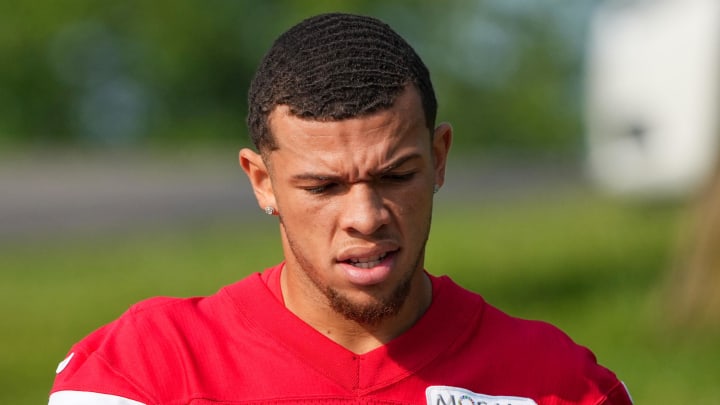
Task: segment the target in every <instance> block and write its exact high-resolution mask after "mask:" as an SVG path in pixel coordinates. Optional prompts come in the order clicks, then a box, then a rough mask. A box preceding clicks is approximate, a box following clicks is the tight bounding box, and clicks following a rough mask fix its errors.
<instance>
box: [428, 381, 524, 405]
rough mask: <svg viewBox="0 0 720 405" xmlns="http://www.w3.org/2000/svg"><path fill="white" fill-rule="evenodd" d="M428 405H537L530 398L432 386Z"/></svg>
mask: <svg viewBox="0 0 720 405" xmlns="http://www.w3.org/2000/svg"><path fill="white" fill-rule="evenodd" d="M425 398H426V399H427V404H428V405H537V403H536V402H535V401H533V400H532V399H530V398H522V397H507V396H492V395H485V394H477V393H475V392H472V391H468V390H466V389H464V388H456V387H446V386H442V385H431V386H429V387H427V389H425Z"/></svg>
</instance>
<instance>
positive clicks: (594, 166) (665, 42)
mask: <svg viewBox="0 0 720 405" xmlns="http://www.w3.org/2000/svg"><path fill="white" fill-rule="evenodd" d="M588 49H589V54H588V59H587V89H586V90H587V93H586V95H587V105H586V108H587V110H586V113H587V115H586V124H587V141H588V163H589V169H590V172H591V174H592V176H593V178H594V179H595V180H597V182H598V183H599V184H600V185H601V186H602V187H603V188H605V189H606V190H608V191H610V192H613V193H615V194H620V195H634V196H637V195H640V196H647V197H668V196H684V195H687V194H688V193H692V192H693V191H695V190H697V188H698V187H699V186H700V185H702V184H703V183H704V182H705V181H706V180H707V179H708V176H709V175H710V174H711V173H712V170H713V169H714V168H715V166H716V161H717V159H718V155H719V154H718V149H719V148H720V133H719V132H718V128H719V125H718V124H719V123H720V120H719V119H718V116H720V0H634V1H631V0H625V1H619V0H616V1H606V2H603V3H601V5H600V6H599V7H598V8H597V10H596V11H595V14H594V17H593V20H592V26H591V31H590V40H589V48H588Z"/></svg>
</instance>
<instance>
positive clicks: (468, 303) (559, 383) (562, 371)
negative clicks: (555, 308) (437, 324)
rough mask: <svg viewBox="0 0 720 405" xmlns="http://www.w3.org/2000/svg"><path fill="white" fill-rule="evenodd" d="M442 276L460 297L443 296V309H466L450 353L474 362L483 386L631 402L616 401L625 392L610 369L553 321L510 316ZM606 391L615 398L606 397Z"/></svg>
mask: <svg viewBox="0 0 720 405" xmlns="http://www.w3.org/2000/svg"><path fill="white" fill-rule="evenodd" d="M442 279H443V280H441V281H442V283H443V284H442V288H443V289H445V292H451V295H453V296H454V297H462V298H453V299H446V300H445V301H446V302H447V303H450V304H449V305H450V306H447V307H445V308H444V310H445V311H452V310H454V311H458V312H459V311H462V312H463V313H464V314H466V318H465V319H466V321H465V324H464V325H463V326H464V328H465V331H466V332H465V333H466V334H465V337H464V338H463V339H461V341H459V342H458V344H457V345H455V346H454V348H453V349H452V350H453V351H452V353H451V358H452V359H454V361H455V362H458V363H461V364H466V365H467V364H475V365H476V366H477V368H476V371H477V373H478V374H479V375H481V376H482V379H483V380H484V381H485V382H487V384H486V386H485V387H483V388H484V389H485V390H486V391H487V390H488V389H487V386H490V387H491V389H490V391H493V392H496V394H498V395H518V396H527V397H532V398H550V397H557V398H571V397H574V398H583V400H577V401H576V402H571V403H593V404H623V405H626V404H630V403H631V402H630V401H629V398H628V399H627V400H625V401H624V402H621V401H618V399H617V398H620V397H621V396H623V395H625V398H627V394H626V390H625V389H624V386H623V385H622V383H621V382H620V381H619V380H618V379H617V377H616V376H615V374H614V373H613V372H612V371H610V370H608V369H607V368H605V367H603V366H602V365H600V364H598V362H597V359H596V357H595V355H594V354H593V353H592V352H591V351H590V350H589V349H588V348H586V347H584V346H582V345H580V344H578V343H576V342H575V341H573V339H572V338H570V337H569V336H568V335H567V334H566V333H565V332H564V331H562V330H561V329H559V328H558V327H556V326H554V325H552V324H549V323H547V322H543V321H536V320H527V319H522V318H518V317H515V316H511V315H509V314H507V313H505V312H503V311H501V310H500V309H498V308H496V307H494V306H493V305H490V304H488V303H487V302H485V300H484V299H483V298H482V297H481V296H480V295H478V294H476V293H474V292H471V291H468V290H465V289H464V288H462V287H460V286H458V285H456V284H454V283H453V282H452V281H451V280H449V279H446V278H442ZM443 295H445V294H443ZM473 314H476V315H473ZM508 393H511V394H508ZM611 397H617V398H616V399H615V400H614V401H609V399H610V398H611ZM603 398H606V399H605V401H606V402H602V401H603ZM539 403H542V402H539ZM557 403H567V402H562V401H559V402H557Z"/></svg>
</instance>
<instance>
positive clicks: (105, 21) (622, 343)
mask: <svg viewBox="0 0 720 405" xmlns="http://www.w3.org/2000/svg"><path fill="white" fill-rule="evenodd" d="M593 3H594V2H593V1H590V0H564V1H561V0H553V1H544V2H535V1H523V0H486V1H478V2H475V1H444V2H431V1H422V2H421V1H405V2H392V3H391V2H381V1H344V2H331V1H316V2H296V1H260V0H256V1H232V0H208V1H203V2H201V1H190V0H178V1H172V2H169V1H155V2H140V1H125V2H119V1H118V2H115V1H107V2H96V1H90V0H65V1H63V2H52V1H48V0H39V1H34V2H1V3H0V60H2V61H3V62H2V63H0V149H1V151H0V186H2V188H3V191H0V228H4V230H3V229H0V314H1V316H0V320H2V328H1V329H0V343H1V344H0V403H12V404H36V403H43V402H45V401H46V398H47V393H48V390H49V389H50V386H51V384H52V379H53V376H54V370H55V366H56V364H57V363H58V362H59V361H60V360H62V358H63V357H64V355H65V353H66V351H67V350H68V349H69V347H70V345H72V344H73V343H74V342H75V341H77V340H78V339H80V338H82V337H83V336H84V335H86V334H87V333H89V332H90V331H91V330H93V329H94V328H96V327H98V326H100V325H102V324H104V323H106V322H109V321H110V320H112V319H114V318H115V317H117V316H118V315H119V314H121V313H122V312H123V311H124V310H125V309H127V308H128V306H130V305H131V304H132V303H134V302H137V301H139V300H141V299H144V298H147V297H150V296H156V295H174V296H191V295H204V294H210V293H212V292H214V291H216V290H217V289H218V288H220V287H221V286H222V285H224V284H228V283H231V282H233V281H235V280H237V279H239V278H241V277H243V276H245V275H246V274H248V273H250V272H255V271H259V270H261V269H263V268H265V267H268V266H271V265H273V264H275V263H276V262H277V261H279V260H280V259H281V253H280V251H279V241H278V238H277V229H276V226H275V224H274V222H273V221H272V220H271V219H270V218H265V217H264V216H263V215H262V214H260V213H259V211H258V210H257V207H255V204H254V202H253V201H252V196H250V195H249V194H248V192H247V188H248V185H247V184H246V182H245V181H244V179H243V175H242V173H241V172H240V169H239V168H236V163H235V153H236V151H237V149H238V148H239V147H242V146H245V145H247V144H248V140H247V135H246V132H245V126H244V118H245V111H246V104H245V103H246V100H245V98H246V92H247V86H248V82H249V80H250V76H251V75H252V72H253V71H254V69H255V66H256V65H257V63H258V61H259V59H260V57H261V56H262V54H263V52H264V51H265V50H266V49H267V48H268V47H269V45H270V43H271V41H272V40H273V39H274V37H275V36H277V35H278V34H279V33H280V32H282V31H283V30H284V29H286V28H287V27H289V26H290V25H292V24H294V23H295V22H297V21H299V20H300V19H302V18H304V17H307V16H309V15H312V14H316V13H319V12H326V11H350V12H358V13H363V14H369V15H373V16H376V17H379V18H381V19H383V20H385V21H386V22H388V23H390V24H391V25H392V26H393V27H394V28H395V29H396V30H397V31H399V32H400V33H401V34H402V35H403V36H405V37H406V38H407V39H408V40H409V42H410V43H412V44H413V45H414V46H415V47H416V49H417V51H418V52H419V53H420V55H421V56H422V57H423V58H424V59H425V61H426V63H427V64H428V66H429V68H430V70H431V72H432V74H433V80H434V83H435V86H436V91H437V93H438V99H439V101H440V112H439V118H440V119H441V120H447V121H450V122H452V124H453V126H454V128H455V133H456V138H455V145H454V149H453V151H452V156H451V159H452V163H451V165H450V168H449V173H448V177H449V179H448V184H447V186H446V187H445V188H444V189H443V191H442V192H441V193H440V194H438V196H437V207H436V212H435V215H434V218H435V219H434V221H435V222H434V225H433V231H432V234H431V239H430V245H429V249H428V263H427V267H428V268H429V269H430V271H431V272H433V273H436V274H450V275H452V276H453V277H454V278H455V279H456V280H458V281H459V282H461V284H463V285H465V286H467V287H468V288H471V289H473V290H475V291H478V292H480V293H481V294H483V295H484V296H485V297H486V298H487V299H488V301H490V302H491V303H493V304H495V305H496V306H499V307H500V308H502V309H504V310H506V311H508V312H510V313H511V314H513V315H517V316H521V317H528V318H535V319H543V320H547V321H550V322H553V323H555V324H557V325H558V326H560V327H561V328H562V329H564V330H565V331H566V332H568V334H570V336H571V337H573V338H574V339H575V340H576V341H578V342H579V343H581V344H583V345H586V346H588V347H590V348H591V349H592V350H593V351H594V352H595V353H596V355H597V356H598V360H599V361H600V363H602V364H604V365H606V366H608V367H609V368H611V369H613V370H614V371H615V372H616V373H617V374H618V375H619V377H620V378H621V379H623V380H624V381H625V382H626V383H627V384H628V386H629V387H630V390H631V393H632V394H633V396H634V398H635V400H636V403H638V404H642V403H653V402H671V403H672V402H675V401H677V402H680V401H683V400H685V401H686V400H688V399H691V398H692V399H693V400H695V401H696V402H705V403H715V402H717V398H720V384H718V383H717V382H718V378H720V345H718V344H717V342H718V335H717V333H709V332H707V331H704V330H695V329H684V328H678V327H677V326H676V324H673V323H671V322H669V320H668V317H667V316H666V312H667V309H668V308H669V307H670V306H671V305H672V288H671V287H672V286H670V285H669V284H668V280H669V271H670V270H671V268H672V267H673V261H674V260H675V256H676V251H677V249H676V248H677V244H678V240H679V239H680V236H681V235H682V232H683V231H684V230H686V229H687V223H688V218H689V216H688V207H689V205H690V201H678V200H675V201H671V202H667V201H665V202H662V203H657V202H656V203H640V202H637V201H633V202H629V201H623V200H618V199H613V198H609V197H606V196H603V195H602V194H600V193H598V192H597V191H596V190H595V189H594V188H593V187H592V186H591V185H590V184H588V182H587V181H586V179H585V177H584V175H583V153H584V151H583V117H582V101H583V99H582V97H583V94H582V87H583V60H584V52H585V40H586V34H587V26H588V21H589V18H590V15H591V12H592V10H593ZM216 179H219V180H217V181H216ZM241 190H244V191H241ZM133 196H134V197H133ZM183 201H186V202H187V206H182V205H178V204H181V203H182V202H183ZM57 207H65V208H62V209H60V208H57ZM202 207H205V209H203V208H202ZM53 209H55V211H53ZM146 209H147V210H148V211H149V213H148V214H145V213H144V210H146ZM77 218H82V220H79V219H77ZM78 223H82V226H80V225H78ZM76 225H77V226H76Z"/></svg>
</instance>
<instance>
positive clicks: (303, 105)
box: [247, 13, 437, 152]
mask: <svg viewBox="0 0 720 405" xmlns="http://www.w3.org/2000/svg"><path fill="white" fill-rule="evenodd" d="M410 84H411V85H414V86H415V88H416V89H417V90H418V92H419V94H420V98H421V102H422V107H423V110H424V114H425V122H426V125H427V127H428V128H429V129H430V130H431V133H432V129H433V127H434V126H435V117H436V114H437V101H436V99H435V91H434V90H433V86H432V82H431V80H430V73H429V72H428V69H427V67H426V66H425V64H424V63H423V61H422V60H421V59H420V57H419V56H418V55H417V53H415V51H414V50H413V48H412V47H411V46H410V45H409V44H408V43H407V42H406V41H405V40H404V39H403V38H402V37H401V36H400V35H398V34H397V33H396V32H395V31H393V29H392V28H390V26H388V25H387V24H385V23H383V22H381V21H379V20H377V19H375V18H371V17H366V16H360V15H352V14H342V13H331V14H321V15H318V16H315V17H311V18H308V19H306V20H304V21H302V22H300V23H299V24H297V25H295V26H294V27H292V28H290V29H289V30H288V31H286V32H285V33H284V34H282V35H280V37H278V39H277V40H275V43H274V44H273V45H272V47H271V48H270V50H269V51H268V52H267V54H266V55H265V57H264V58H263V59H262V61H261V63H260V65H259V67H258V69H257V72H256V73H255V77H254V78H253V80H252V82H251V84H250V90H249V94H248V117H247V124H248V129H249V131H250V137H251V138H252V141H253V144H254V145H255V147H256V148H257V149H258V151H260V152H267V151H271V150H274V149H276V147H277V145H276V144H275V142H274V140H273V136H272V134H271V133H270V129H269V122H268V116H269V115H270V113H271V112H272V111H273V110H274V109H275V107H277V106H278V105H286V106H288V107H289V109H290V112H291V113H292V114H294V115H296V116H298V117H301V118H307V119H313V120H319V121H335V120H343V119H347V118H352V117H359V116H363V115H367V114H372V113H373V112H376V111H382V110H383V109H387V108H390V107H391V106H392V105H393V103H394V102H395V99H396V98H397V97H398V95H399V94H400V93H402V92H403V90H404V89H405V88H406V87H407V86H408V85H410Z"/></svg>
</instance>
